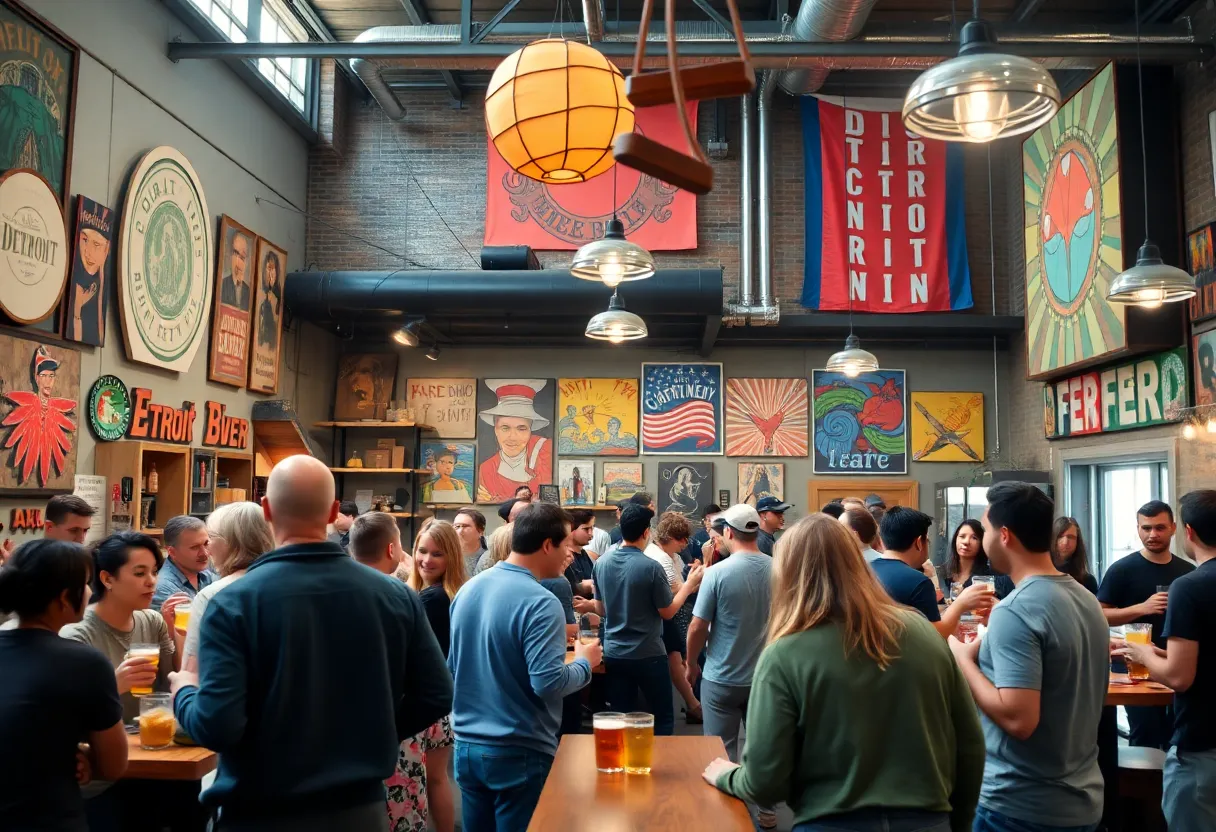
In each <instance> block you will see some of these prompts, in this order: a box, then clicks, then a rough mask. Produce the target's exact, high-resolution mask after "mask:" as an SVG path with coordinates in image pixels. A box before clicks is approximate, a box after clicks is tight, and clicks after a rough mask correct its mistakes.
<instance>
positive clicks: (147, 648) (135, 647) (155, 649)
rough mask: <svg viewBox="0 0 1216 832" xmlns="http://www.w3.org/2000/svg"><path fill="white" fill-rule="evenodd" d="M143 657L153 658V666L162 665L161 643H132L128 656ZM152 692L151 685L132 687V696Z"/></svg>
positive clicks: (129, 657) (145, 694)
mask: <svg viewBox="0 0 1216 832" xmlns="http://www.w3.org/2000/svg"><path fill="white" fill-rule="evenodd" d="M137 656H138V657H142V658H147V659H151V660H152V667H159V665H160V645H159V644H132V645H131V649H130V650H128V651H127V655H126V658H128V659H132V658H135V657H137ZM151 692H152V688H151V687H146V688H131V695H132V696H147V695H148V694H150V693H151Z"/></svg>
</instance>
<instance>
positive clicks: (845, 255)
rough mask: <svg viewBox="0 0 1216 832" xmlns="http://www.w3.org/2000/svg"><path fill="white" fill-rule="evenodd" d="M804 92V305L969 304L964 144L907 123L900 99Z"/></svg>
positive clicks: (873, 308) (926, 308)
mask: <svg viewBox="0 0 1216 832" xmlns="http://www.w3.org/2000/svg"><path fill="white" fill-rule="evenodd" d="M879 103H881V105H882V106H884V107H885V106H887V104H888V102H885V101H883V102H877V101H876V100H873V99H871V100H869V101H868V102H858V103H854V102H852V101H850V102H847V104H848V107H847V109H846V108H845V107H843V106H840V105H838V104H834V103H832V102H830V101H828V100H825V99H820V98H815V97H813V96H803V97H802V134H803V150H804V153H803V157H804V159H805V165H806V177H805V182H806V259H805V262H806V266H805V277H804V281H803V286H802V305H803V306H805V307H807V308H808V309H818V310H822V311H828V312H835V311H844V310H847V309H848V308H849V294H848V293H849V292H851V293H852V301H853V304H852V307H853V309H854V310H856V311H858V312H947V311H950V310H956V309H969V308H971V305H972V300H971V273H970V269H969V267H968V264H967V235H966V230H965V228H964V224H963V157H962V151H961V149H960V148H957V147H953V146H948V144H947V143H946V142H939V141H931V140H927V139H922V138H920V137H919V136H916V135H914V134H911V133H908V132H907V131H906V130H904V127H903V124H902V123H901V121H900V113H899V108H898V104H897V103H895V102H891V105H892V109H879V108H877V104H879Z"/></svg>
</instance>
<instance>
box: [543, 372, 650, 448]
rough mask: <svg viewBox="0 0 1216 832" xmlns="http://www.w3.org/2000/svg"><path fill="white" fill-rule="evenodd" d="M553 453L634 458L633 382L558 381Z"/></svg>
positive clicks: (635, 401) (635, 388)
mask: <svg viewBox="0 0 1216 832" xmlns="http://www.w3.org/2000/svg"><path fill="white" fill-rule="evenodd" d="M557 412H558V422H557V452H558V453H559V454H580V455H583V456H637V455H638V380H637V379H636V378H559V379H558V380H557Z"/></svg>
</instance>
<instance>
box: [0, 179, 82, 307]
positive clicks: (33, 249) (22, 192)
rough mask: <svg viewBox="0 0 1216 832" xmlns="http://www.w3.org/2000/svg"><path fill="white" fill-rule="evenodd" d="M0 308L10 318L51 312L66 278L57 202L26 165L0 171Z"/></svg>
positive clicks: (65, 247)
mask: <svg viewBox="0 0 1216 832" xmlns="http://www.w3.org/2000/svg"><path fill="white" fill-rule="evenodd" d="M0 240H2V241H3V244H2V245H0V309H3V311H4V314H5V315H8V316H9V317H10V318H12V319H13V320H14V321H16V322H18V323H22V324H36V323H38V322H39V321H45V320H46V319H47V318H49V317H51V315H52V313H54V311H55V309H56V308H57V307H58V306H59V300H60V298H62V297H63V286H64V283H65V282H66V281H67V277H68V264H69V262H70V261H69V258H68V255H69V252H68V232H67V227H66V226H65V225H64V223H63V206H62V205H61V204H60V202H59V198H58V197H57V196H56V195H55V192H54V191H52V190H51V186H50V185H48V184H47V181H46V180H45V179H43V178H42V177H41V176H39V175H38V174H37V173H35V172H34V171H32V170H24V169H19V170H10V171H9V172H8V173H5V174H4V175H3V176H0Z"/></svg>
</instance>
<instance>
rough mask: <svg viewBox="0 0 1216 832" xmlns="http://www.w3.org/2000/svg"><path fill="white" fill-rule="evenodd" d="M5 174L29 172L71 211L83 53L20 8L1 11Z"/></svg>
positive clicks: (0, 127)
mask: <svg viewBox="0 0 1216 832" xmlns="http://www.w3.org/2000/svg"><path fill="white" fill-rule="evenodd" d="M0 31H3V32H4V37H3V38H0V170H13V169H14V168H29V169H30V170H33V171H35V172H37V173H38V175H39V176H41V177H42V178H43V179H45V180H46V181H47V184H48V185H49V186H50V188H51V190H52V191H53V192H54V194H55V199H56V201H58V202H59V204H60V206H61V208H66V207H67V205H68V194H69V193H70V190H69V186H70V180H71V172H72V125H73V121H74V119H75V113H76V78H77V74H78V72H79V70H80V61H79V58H80V50H79V48H78V47H77V46H76V44H75V43H73V42H72V41H71V40H70V39H68V38H67V36H65V35H64V34H63V33H62V32H60V31H59V30H58V29H56V28H55V27H54V26H51V24H49V23H47V22H46V21H45V20H43V19H42V18H40V17H38V16H37V15H36V14H34V13H33V12H31V11H29V10H27V9H26V8H25V7H23V6H21V5H18V4H17V3H12V2H9V3H4V4H3V5H0Z"/></svg>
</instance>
